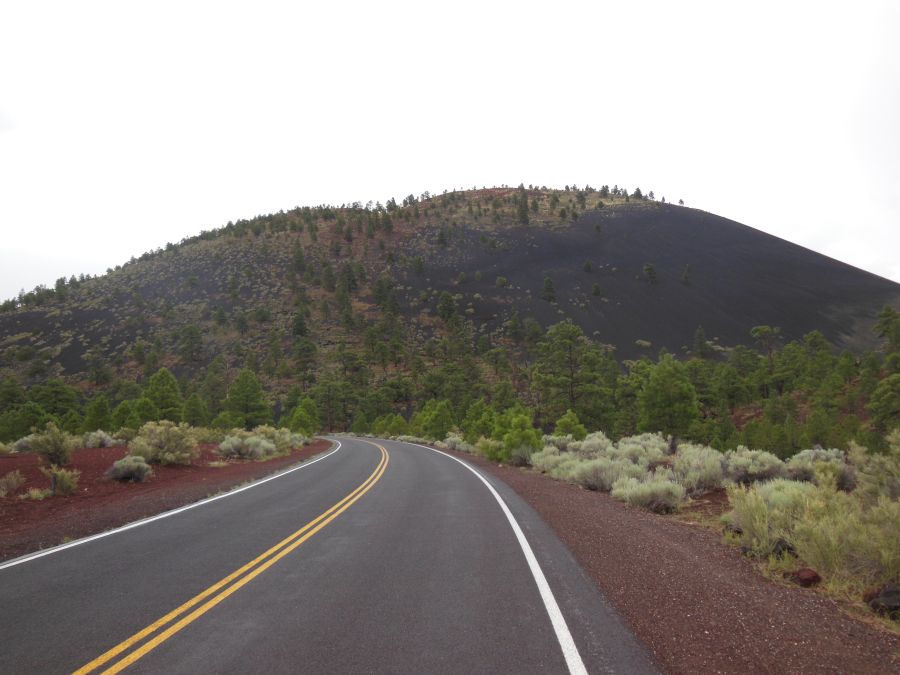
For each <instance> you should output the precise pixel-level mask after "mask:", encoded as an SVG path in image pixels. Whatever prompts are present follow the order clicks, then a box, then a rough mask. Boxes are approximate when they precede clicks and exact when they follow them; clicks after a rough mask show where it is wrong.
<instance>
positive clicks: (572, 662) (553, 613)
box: [409, 443, 587, 675]
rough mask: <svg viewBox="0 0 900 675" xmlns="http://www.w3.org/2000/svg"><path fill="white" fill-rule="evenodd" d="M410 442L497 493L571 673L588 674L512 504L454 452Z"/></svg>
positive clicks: (574, 674) (573, 674)
mask: <svg viewBox="0 0 900 675" xmlns="http://www.w3.org/2000/svg"><path fill="white" fill-rule="evenodd" d="M409 445H415V446H416V447H419V448H425V449H426V450H431V451H432V452H436V453H438V454H441V455H443V456H444V457H449V458H450V459H452V460H453V461H454V462H459V463H460V464H462V465H463V466H464V467H466V468H467V469H468V470H469V471H471V472H472V473H474V474H475V475H476V476H478V478H479V480H480V481H481V482H482V483H484V484H485V485H486V486H487V489H488V490H490V491H491V494H492V495H494V499H496V500H497V503H498V504H500V508H501V509H502V510H503V513H504V514H506V519H507V520H508V521H509V525H510V527H512V530H513V532H514V533H515V535H516V539H517V540H518V541H519V546H520V547H521V548H522V553H524V554H525V560H527V561H528V568H529V569H530V570H531V575H532V576H533V577H534V581H535V583H536V584H537V587H538V591H539V592H540V594H541V600H543V601H544V607H545V608H546V610H547V614H548V615H549V616H550V623H551V624H553V630H554V631H555V632H556V639H557V640H558V641H559V646H560V647H561V648H562V652H563V656H564V657H565V659H566V665H567V666H568V667H569V672H570V673H572V675H587V669H586V668H585V667H584V661H582V660H581V654H579V653H578V647H577V646H576V645H575V640H574V639H573V638H572V633H570V632H569V626H568V625H567V624H566V619H565V617H563V615H562V612H561V611H560V609H559V605H558V604H557V603H556V598H555V597H554V596H553V591H552V590H551V589H550V584H548V583H547V578H546V577H545V576H544V572H543V570H542V569H541V566H540V565H539V564H538V561H537V558H535V556H534V551H532V550H531V545H530V544H529V543H528V540H527V539H526V538H525V533H524V532H522V528H521V527H519V523H518V522H516V519H515V517H514V516H513V514H512V512H511V511H510V510H509V507H508V506H507V505H506V502H504V501H503V498H502V497H501V496H500V495H499V494H498V493H497V491H496V490H495V489H494V486H493V485H491V484H490V483H489V482H488V481H487V479H486V478H485V477H484V476H482V475H481V473H479V472H478V471H476V470H475V469H474V468H472V467H471V466H469V465H468V464H466V463H465V462H464V461H462V460H461V459H458V458H457V457H454V456H453V455H448V454H447V453H446V452H441V451H440V450H436V449H435V448H429V447H428V446H427V445H419V444H418V443H409Z"/></svg>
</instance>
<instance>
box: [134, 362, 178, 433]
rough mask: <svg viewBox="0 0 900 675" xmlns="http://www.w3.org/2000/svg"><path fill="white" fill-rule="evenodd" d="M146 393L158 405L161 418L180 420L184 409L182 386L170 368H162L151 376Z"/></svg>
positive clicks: (172, 420) (171, 420) (159, 417)
mask: <svg viewBox="0 0 900 675" xmlns="http://www.w3.org/2000/svg"><path fill="white" fill-rule="evenodd" d="M144 395H145V396H146V397H147V398H148V399H150V400H151V401H152V402H153V404H154V405H155V406H156V409H157V414H158V417H157V419H160V420H169V421H170V422H180V421H181V413H182V410H183V409H184V400H183V399H182V398H181V387H179V386H178V380H176V379H175V376H174V375H172V373H171V372H169V369H168V368H160V369H159V370H157V371H156V372H155V373H154V374H153V375H152V376H151V378H150V382H149V383H148V384H147V390H146V391H145V392H144Z"/></svg>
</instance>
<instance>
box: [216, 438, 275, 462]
mask: <svg viewBox="0 0 900 675" xmlns="http://www.w3.org/2000/svg"><path fill="white" fill-rule="evenodd" d="M217 452H218V453H219V456H220V457H224V458H225V459H264V458H266V457H272V456H273V455H275V454H276V453H277V452H278V449H277V448H276V446H275V443H273V442H272V441H270V440H269V439H267V438H265V437H263V436H258V435H256V434H252V433H248V432H238V433H236V434H235V435H233V436H226V437H225V440H223V441H222V442H221V443H220V444H219V449H218V451H217Z"/></svg>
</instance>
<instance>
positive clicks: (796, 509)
mask: <svg viewBox="0 0 900 675" xmlns="http://www.w3.org/2000/svg"><path fill="white" fill-rule="evenodd" d="M816 490H817V488H816V486H815V485H813V484H811V483H803V482H800V481H794V480H787V479H785V478H776V479H775V480H772V481H769V482H767V483H758V484H756V485H752V486H746V485H732V486H729V488H728V500H729V502H730V503H731V508H732V512H731V519H732V523H733V525H734V527H735V529H736V531H739V532H740V538H741V544H742V545H743V546H744V547H745V548H746V549H748V550H749V551H750V552H752V553H753V554H754V555H757V556H761V557H766V556H768V555H770V554H772V553H773V552H774V551H775V546H776V544H777V543H778V542H779V541H781V542H786V541H790V536H791V530H792V529H793V526H794V525H795V523H796V521H797V519H798V518H799V517H800V516H801V515H802V514H803V512H804V511H805V509H806V506H807V504H808V503H809V501H810V500H811V499H812V498H813V497H814V496H815V494H816Z"/></svg>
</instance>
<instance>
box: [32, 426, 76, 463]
mask: <svg viewBox="0 0 900 675" xmlns="http://www.w3.org/2000/svg"><path fill="white" fill-rule="evenodd" d="M76 445H78V441H77V440H76V439H75V438H74V437H73V436H72V435H70V434H67V433H66V432H65V431H63V430H62V429H60V428H59V427H57V426H56V425H55V424H54V423H53V422H48V423H47V426H46V428H45V429H44V431H42V432H39V433H36V434H33V435H32V436H31V442H30V447H31V451H32V452H36V453H37V454H39V455H40V456H41V457H42V458H43V460H44V461H45V462H47V463H48V464H56V465H59V466H63V465H65V464H68V463H69V461H70V460H71V459H72V450H74V449H75V446H76Z"/></svg>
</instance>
